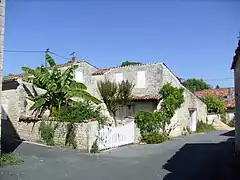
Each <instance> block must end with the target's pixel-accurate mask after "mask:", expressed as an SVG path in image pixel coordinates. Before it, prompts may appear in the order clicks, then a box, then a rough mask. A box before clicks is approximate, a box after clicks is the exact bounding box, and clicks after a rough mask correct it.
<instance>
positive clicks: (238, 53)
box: [231, 40, 240, 69]
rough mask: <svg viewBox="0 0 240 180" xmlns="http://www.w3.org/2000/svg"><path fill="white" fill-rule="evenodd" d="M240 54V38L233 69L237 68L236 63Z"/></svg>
mask: <svg viewBox="0 0 240 180" xmlns="http://www.w3.org/2000/svg"><path fill="white" fill-rule="evenodd" d="M239 56H240V40H239V41H238V47H237V49H236V50H235V55H234V56H233V61H232V67H231V69H234V68H235V65H236V63H237V60H238V58H239Z"/></svg>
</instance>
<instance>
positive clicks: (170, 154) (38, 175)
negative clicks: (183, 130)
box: [0, 132, 237, 180]
mask: <svg viewBox="0 0 240 180" xmlns="http://www.w3.org/2000/svg"><path fill="white" fill-rule="evenodd" d="M233 136H234V134H233V132H228V133H226V132H213V133H208V134H193V135H189V136H185V137H180V138H177V139H174V140H170V141H167V142H164V143H162V144H157V145H131V146H125V147H121V148H117V149H113V150H108V151H105V152H102V153H101V154H100V155H92V154H90V155H89V154H84V153H79V152H76V151H73V150H69V149H61V148H55V147H53V148H48V147H43V146H38V145H33V144H27V143H22V144H20V145H19V146H18V147H17V149H16V150H15V152H16V153H19V154H20V156H21V157H22V158H23V159H24V161H25V162H24V164H22V165H18V166H8V167H4V168H1V169H0V179H1V180H16V179H23V180H33V179H34V180H42V179H51V180H59V179H68V180H69V179H71V180H73V179H84V180H94V179H97V180H113V179H114V180H122V179H138V180H147V179H148V180H161V179H164V180H188V179H189V180H192V179H195V180H196V179H197V180H198V179H199V180H200V179H202V180H208V179H209V180H210V179H211V180H213V179H217V180H222V179H227V180H228V179H229V180H230V179H236V178H234V177H235V170H236V169H237V164H235V163H234V142H233V141H234V137H233Z"/></svg>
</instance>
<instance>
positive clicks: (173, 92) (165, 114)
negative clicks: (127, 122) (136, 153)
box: [135, 83, 184, 135]
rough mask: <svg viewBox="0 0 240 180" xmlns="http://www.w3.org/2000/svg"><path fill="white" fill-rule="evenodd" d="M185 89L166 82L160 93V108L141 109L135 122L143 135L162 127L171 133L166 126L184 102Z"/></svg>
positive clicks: (165, 131) (164, 131)
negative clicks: (152, 109)
mask: <svg viewBox="0 0 240 180" xmlns="http://www.w3.org/2000/svg"><path fill="white" fill-rule="evenodd" d="M183 93H184V89H183V88H177V87H173V86H172V85H171V84H170V83H167V84H165V85H164V86H163V87H162V88H161V90H160V92H159V94H160V95H161V100H162V101H161V106H160V109H159V110H157V111H155V112H147V111H143V110H141V111H139V112H138V113H137V115H136V117H135V122H136V123H137V126H138V128H140V132H141V134H142V135H144V134H148V133H152V132H158V131H159V130H160V129H161V130H162V131H163V133H164V134H169V132H170V131H169V132H167V130H166V126H167V125H169V124H170V121H171V118H172V117H173V116H174V114H175V111H176V110H177V109H178V108H180V107H181V104H182V103H183V102H184V95H183Z"/></svg>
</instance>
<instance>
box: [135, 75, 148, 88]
mask: <svg viewBox="0 0 240 180" xmlns="http://www.w3.org/2000/svg"><path fill="white" fill-rule="evenodd" d="M136 86H137V88H145V87H146V73H145V71H138V72H137V85H136Z"/></svg>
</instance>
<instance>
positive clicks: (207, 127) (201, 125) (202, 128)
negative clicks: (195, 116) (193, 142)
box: [196, 121, 216, 133]
mask: <svg viewBox="0 0 240 180" xmlns="http://www.w3.org/2000/svg"><path fill="white" fill-rule="evenodd" d="M215 130H216V129H215V128H214V127H213V125H212V124H207V123H205V122H203V121H198V122H197V130H196V132H197V133H200V132H211V131H215Z"/></svg>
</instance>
